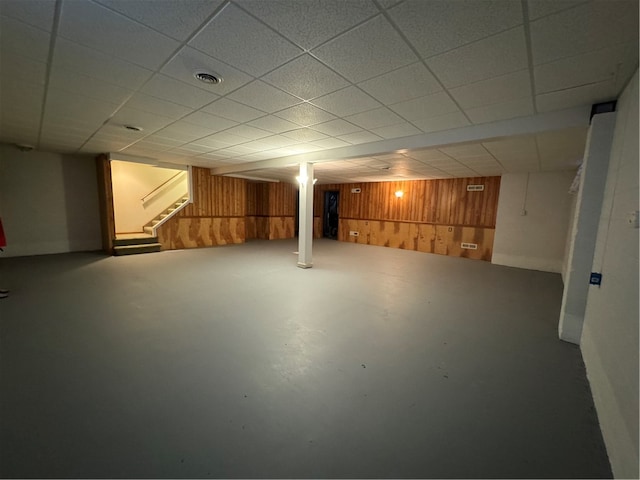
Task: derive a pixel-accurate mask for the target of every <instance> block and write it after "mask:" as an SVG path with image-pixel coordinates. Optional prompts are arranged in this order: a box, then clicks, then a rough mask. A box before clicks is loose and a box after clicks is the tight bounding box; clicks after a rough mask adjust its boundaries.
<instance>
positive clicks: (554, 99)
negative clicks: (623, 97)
mask: <svg viewBox="0 0 640 480" xmlns="http://www.w3.org/2000/svg"><path fill="white" fill-rule="evenodd" d="M617 96H618V87H617V85H616V83H615V80H611V81H608V82H600V83H595V84H592V85H585V86H582V87H576V88H570V89H567V90H560V91H557V92H552V93H545V94H542V95H536V106H537V107H538V111H539V112H552V111H556V110H563V109H566V108H571V107H576V106H579V105H588V104H593V103H600V102H606V101H609V100H615V99H616V98H617Z"/></svg>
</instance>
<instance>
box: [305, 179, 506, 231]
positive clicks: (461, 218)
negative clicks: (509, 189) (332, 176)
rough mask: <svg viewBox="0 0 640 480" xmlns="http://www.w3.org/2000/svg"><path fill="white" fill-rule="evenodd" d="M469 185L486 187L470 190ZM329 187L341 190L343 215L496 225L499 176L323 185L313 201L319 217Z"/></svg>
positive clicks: (315, 211)
mask: <svg viewBox="0 0 640 480" xmlns="http://www.w3.org/2000/svg"><path fill="white" fill-rule="evenodd" d="M470 184H474V185H478V184H481V185H484V186H485V189H484V191H482V192H467V185H470ZM353 188H360V189H361V193H352V192H351V190H352V189H353ZM326 190H339V191H340V207H339V212H340V218H357V219H368V220H393V221H402V222H418V223H436V224H443V225H468V226H482V227H495V221H496V211H497V206H498V192H499V190H500V177H479V178H452V179H440V180H414V181H405V182H376V183H348V184H341V185H320V188H317V189H316V196H315V201H314V214H315V215H316V216H318V217H321V216H322V213H323V200H324V193H323V192H324V191H326ZM398 190H402V191H403V192H404V195H403V196H402V197H401V198H398V197H396V196H395V192H396V191H398Z"/></svg>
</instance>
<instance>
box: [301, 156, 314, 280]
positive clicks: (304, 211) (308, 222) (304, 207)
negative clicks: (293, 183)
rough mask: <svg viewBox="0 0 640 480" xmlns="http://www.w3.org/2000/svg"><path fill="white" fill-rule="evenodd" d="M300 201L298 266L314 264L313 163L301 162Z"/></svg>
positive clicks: (306, 266) (309, 266) (305, 266)
mask: <svg viewBox="0 0 640 480" xmlns="http://www.w3.org/2000/svg"><path fill="white" fill-rule="evenodd" d="M298 183H299V184H300V193H299V195H300V202H299V207H298V218H299V222H298V267H300V268H311V267H312V266H313V263H312V256H311V249H312V246H313V164H312V163H307V162H302V163H301V164H300V177H299V179H298Z"/></svg>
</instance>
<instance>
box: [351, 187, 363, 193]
mask: <svg viewBox="0 0 640 480" xmlns="http://www.w3.org/2000/svg"><path fill="white" fill-rule="evenodd" d="M360 192H362V189H361V188H352V189H351V193H360Z"/></svg>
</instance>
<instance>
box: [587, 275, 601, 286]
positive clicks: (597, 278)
mask: <svg viewBox="0 0 640 480" xmlns="http://www.w3.org/2000/svg"><path fill="white" fill-rule="evenodd" d="M589 283H590V284H591V285H598V286H600V284H602V274H601V273H596V272H591V276H590V277H589Z"/></svg>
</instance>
